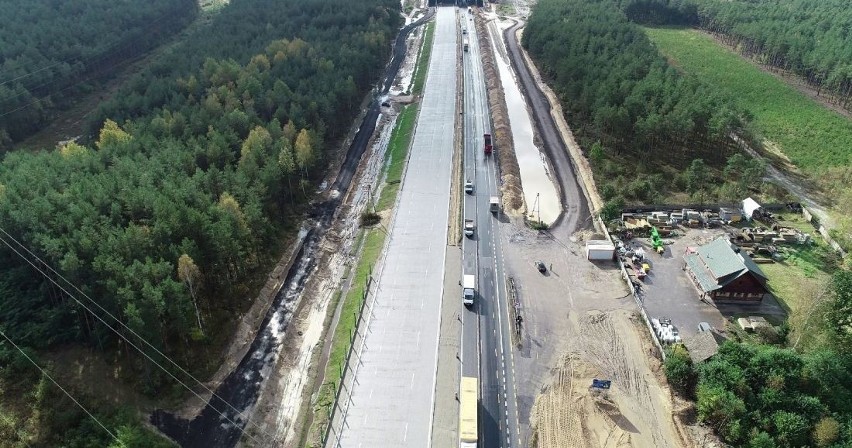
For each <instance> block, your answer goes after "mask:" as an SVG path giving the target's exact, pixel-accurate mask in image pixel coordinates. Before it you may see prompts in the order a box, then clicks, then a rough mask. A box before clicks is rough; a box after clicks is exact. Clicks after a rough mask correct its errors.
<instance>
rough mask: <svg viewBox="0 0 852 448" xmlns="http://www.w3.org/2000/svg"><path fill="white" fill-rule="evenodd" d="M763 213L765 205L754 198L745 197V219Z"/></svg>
mask: <svg viewBox="0 0 852 448" xmlns="http://www.w3.org/2000/svg"><path fill="white" fill-rule="evenodd" d="M761 213H763V207H761V206H760V204H758V203H757V201H755V200H754V199H752V198H750V197H749V198H745V199H743V216H744V217H745V219H749V220H750V219H752V218H753V217H754V216H755V215H757V216H760V214H761Z"/></svg>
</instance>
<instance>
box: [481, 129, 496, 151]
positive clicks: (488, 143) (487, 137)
mask: <svg viewBox="0 0 852 448" xmlns="http://www.w3.org/2000/svg"><path fill="white" fill-rule="evenodd" d="M483 137H485V155H489V154H491V150H492V149H494V148H493V147H492V146H491V134H485V135H484V136H483Z"/></svg>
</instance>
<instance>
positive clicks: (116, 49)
mask: <svg viewBox="0 0 852 448" xmlns="http://www.w3.org/2000/svg"><path fill="white" fill-rule="evenodd" d="M134 40H135V39H127V40H126V41H125V42H118V43H116V45H114V46H112V47H110V48H107V49H105V50H104V52H103V53H99V54H93V55H91V56H88V57H78V58H72V59H66V60H62V61H57V62H56V63H54V64H51V65H48V66H46V67H42V68H40V69H38V70H35V71H32V72H29V73H26V74H23V75H20V76H18V77H16V78H14V79H10V80H8V81H4V82H2V83H0V86H4V85H6V84H8V83H10V82H15V81H19V80H21V79H24V78H28V77H30V76H32V75H34V74H36V73H38V72H41V71H44V70H47V69H49V68H53V67H56V66H57V65H62V64H68V65H69V66H70V65H73V64H77V63H81V64H83V66H84V68H88V67H89V66H90V65H97V64H98V63H100V62H101V61H105V60H107V59H109V58H112V57H115V56H119V55H120V54H121V53H123V52H122V51H120V50H125V49H131V48H134V47H136V45H135V44H134V43H133V41H134ZM145 53H146V52H145V51H143V52H141V53H137V54H135V55H131V56H129V57H128V58H126V59H135V58H136V57H137V56H138V55H139V54H145ZM59 81H61V80H56V79H52V80H48V81H45V82H43V83H41V84H39V85H37V86H23V87H24V89H25V90H26V91H28V92H29V91H33V90H37V89H39V88H41V87H44V86H46V85H48V84H52V83H55V82H59ZM22 95H24V94H23V93H19V94H17V95H13V96H9V97H6V98H3V99H2V100H0V102H4V101H9V100H12V99H15V98H18V97H20V96H22Z"/></svg>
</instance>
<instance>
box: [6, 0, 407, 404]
mask: <svg viewBox="0 0 852 448" xmlns="http://www.w3.org/2000/svg"><path fill="white" fill-rule="evenodd" d="M398 10H399V3H398V2H396V1H394V0H369V1H363V2H356V3H351V2H348V1H345V0H298V1H296V0H289V1H284V2H282V1H280V0H251V1H249V0H234V1H232V2H231V3H230V4H229V6H227V7H226V8H225V9H223V10H222V12H220V13H219V15H218V16H217V17H216V19H215V20H214V21H213V23H212V24H211V25H210V27H209V28H207V29H202V30H201V31H199V32H198V33H197V34H196V35H193V36H191V37H189V38H188V40H187V42H186V43H185V44H183V45H181V46H179V47H177V48H176V49H174V50H173V51H172V52H171V53H169V54H167V55H165V56H164V58H163V59H162V60H160V61H159V62H157V63H155V64H154V65H153V66H152V67H150V68H149V69H146V70H144V71H143V72H142V73H140V74H139V75H138V76H135V77H134V78H133V79H132V80H131V81H130V82H129V83H128V85H127V87H126V88H124V89H123V90H122V91H121V92H119V94H118V95H116V96H115V98H114V99H113V100H112V101H110V102H109V103H108V104H106V105H104V106H103V107H102V108H101V109H100V110H99V112H98V118H99V119H98V120H96V121H94V122H93V123H91V128H92V129H95V130H97V131H96V133H95V137H94V138H93V139H91V142H90V143H86V144H82V145H81V144H75V143H72V144H69V145H66V146H65V147H63V148H61V149H60V150H58V151H49V152H41V153H36V154H33V153H23V152H21V153H9V154H7V155H6V157H5V159H4V160H3V162H2V163H0V195H1V196H0V197H2V199H0V225H2V227H3V229H5V230H6V231H7V232H9V233H10V234H11V235H12V236H14V237H15V238H16V239H18V240H20V241H22V242H23V243H24V244H25V245H27V246H28V247H29V248H30V249H32V250H33V251H34V252H36V253H37V254H39V255H40V256H42V257H43V258H44V259H45V260H46V262H47V263H49V264H50V265H52V266H55V267H57V268H58V270H59V271H60V272H61V273H62V274H63V275H64V276H66V277H67V278H69V279H70V280H71V281H72V282H74V283H75V284H77V285H80V286H81V287H82V288H83V289H84V291H85V292H86V293H87V294H88V295H90V296H91V297H93V298H94V299H95V300H96V301H97V302H98V303H100V304H101V305H102V306H103V307H105V308H106V309H107V310H109V311H110V312H112V313H113V314H115V315H117V316H119V317H120V319H121V320H122V321H123V322H124V323H125V324H126V325H128V326H129V327H130V328H131V329H133V330H134V331H135V332H137V333H138V334H140V335H141V336H143V337H144V338H146V339H147V340H148V341H150V342H152V343H153V344H154V345H155V346H158V347H159V348H160V349H162V350H165V351H166V353H168V354H171V355H173V356H175V357H177V358H178V359H182V360H184V362H185V363H186V365H188V366H191V367H198V366H201V365H204V364H205V363H204V362H203V361H204V360H199V359H196V358H195V356H197V355H198V353H197V351H196V350H195V347H197V342H196V341H198V340H205V339H206V338H208V337H210V335H211V333H216V332H215V331H213V328H223V327H222V324H223V321H233V315H234V314H235V313H236V312H237V310H239V309H242V308H244V307H245V306H246V305H247V304H248V302H247V301H246V299H245V296H249V294H247V293H246V292H245V290H244V289H239V286H240V285H244V284H245V283H246V282H247V281H248V280H249V278H250V276H251V275H252V274H253V273H254V271H255V270H256V269H260V268H263V267H264V266H263V265H264V263H266V262H267V261H268V260H271V259H272V257H273V256H274V255H275V254H274V252H275V251H276V249H277V248H278V247H279V244H280V243H279V242H278V241H279V236H280V234H281V232H282V231H283V230H285V229H287V228H289V227H292V226H293V225H294V224H295V223H296V222H298V218H294V217H293V216H294V214H295V213H298V212H299V210H300V204H303V203H304V202H306V200H307V199H308V198H309V196H310V195H311V192H312V191H313V189H314V187H313V186H314V185H315V180H316V178H317V177H318V175H321V174H324V173H322V172H321V171H322V170H321V167H322V166H323V163H322V162H323V161H324V160H325V157H326V150H327V148H329V147H331V146H332V145H333V144H336V143H337V142H339V141H340V139H341V137H342V136H343V135H344V134H345V132H346V131H347V130H348V129H349V126H350V124H351V122H352V120H353V118H354V117H355V115H356V113H357V106H358V104H359V102H360V100H361V98H363V96H364V95H365V94H366V92H367V91H368V89H369V88H370V87H371V83H372V82H373V81H374V80H375V78H376V77H377V75H378V74H379V73H381V71H382V68H383V67H384V65H385V62H386V61H387V59H388V57H389V55H390V43H391V41H392V38H393V36H394V35H395V32H396V30H397V28H398V26H399V24H400V19H399V14H398ZM284 36H290V38H289V39H285V38H284ZM294 36H295V37H294ZM107 117H109V118H110V119H105V118H107ZM100 119H104V121H103V122H101V121H100ZM0 287H3V288H4V290H5V291H6V292H8V294H3V295H2V297H0V322H2V323H3V325H4V328H5V331H6V332H7V334H9V335H10V336H11V337H13V339H15V340H17V341H18V342H19V343H24V344H26V345H28V346H31V347H36V348H41V347H48V346H50V345H52V344H57V343H62V342H68V341H86V342H90V343H92V344H96V345H97V346H99V347H113V346H115V343H116V338H115V336H114V335H113V334H111V333H110V332H109V330H107V329H106V328H104V327H103V326H101V325H99V324H97V322H96V321H95V320H94V319H93V318H92V316H91V315H89V314H88V313H86V312H83V310H82V309H81V308H80V307H79V306H78V305H77V304H76V303H75V302H74V301H72V300H69V298H68V297H66V296H64V295H63V294H61V293H60V292H59V291H57V290H56V289H55V288H51V287H50V285H49V283H47V281H46V280H44V279H42V278H40V276H38V275H34V274H33V271H32V270H31V269H30V268H29V267H27V265H26V264H24V263H23V262H22V261H21V260H20V259H18V258H17V256H16V255H15V254H13V253H11V252H9V251H3V252H2V254H0ZM237 291H243V292H241V293H240V294H237V293H236V292H237ZM225 328H227V327H225ZM142 367H145V366H140V368H142ZM150 373H151V374H146V375H144V378H143V380H144V382H145V386H146V387H147V390H148V391H150V392H153V391H156V390H157V388H158V387H159V385H160V383H159V379H160V377H159V376H158V375H157V374H156V373H157V372H156V371H153V372H150Z"/></svg>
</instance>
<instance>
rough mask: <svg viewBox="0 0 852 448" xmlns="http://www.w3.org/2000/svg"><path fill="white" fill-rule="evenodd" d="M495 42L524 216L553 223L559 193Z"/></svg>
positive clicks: (520, 98)
mask: <svg viewBox="0 0 852 448" xmlns="http://www.w3.org/2000/svg"><path fill="white" fill-rule="evenodd" d="M492 46H495V48H494V54H495V56H496V57H495V62H496V63H497V67H498V70H499V71H500V82H501V84H502V85H503V92H504V93H505V96H506V106H507V107H508V109H509V124H510V125H511V127H512V141H513V142H514V146H515V157H516V158H517V159H518V166H519V168H520V171H521V185H522V186H523V189H524V201H525V202H526V204H527V216H528V217H530V219H532V220H536V221H537V220H539V219H540V220H541V221H543V222H545V223H547V224H551V223H553V221H555V220H556V218H558V217H559V214H560V213H561V212H562V207H561V205H560V203H559V194H558V193H557V191H556V186H555V185H554V184H553V180H552V179H551V176H550V173H549V172H548V168H547V164H546V162H545V158H544V157H545V156H544V153H542V152H541V150H539V148H537V147H536V146H535V144H534V143H533V125H532V121H531V120H530V115H529V113H528V112H527V105H526V103H525V102H524V97H523V96H522V95H521V91H520V89H519V88H518V84H517V81H516V80H515V75H514V73H513V72H512V69H511V67H510V66H509V64H508V62H507V61H506V60H505V59H503V56H502V55H503V54H505V53H503V52H501V51H499V50H498V49H497V48H496V44H492Z"/></svg>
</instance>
